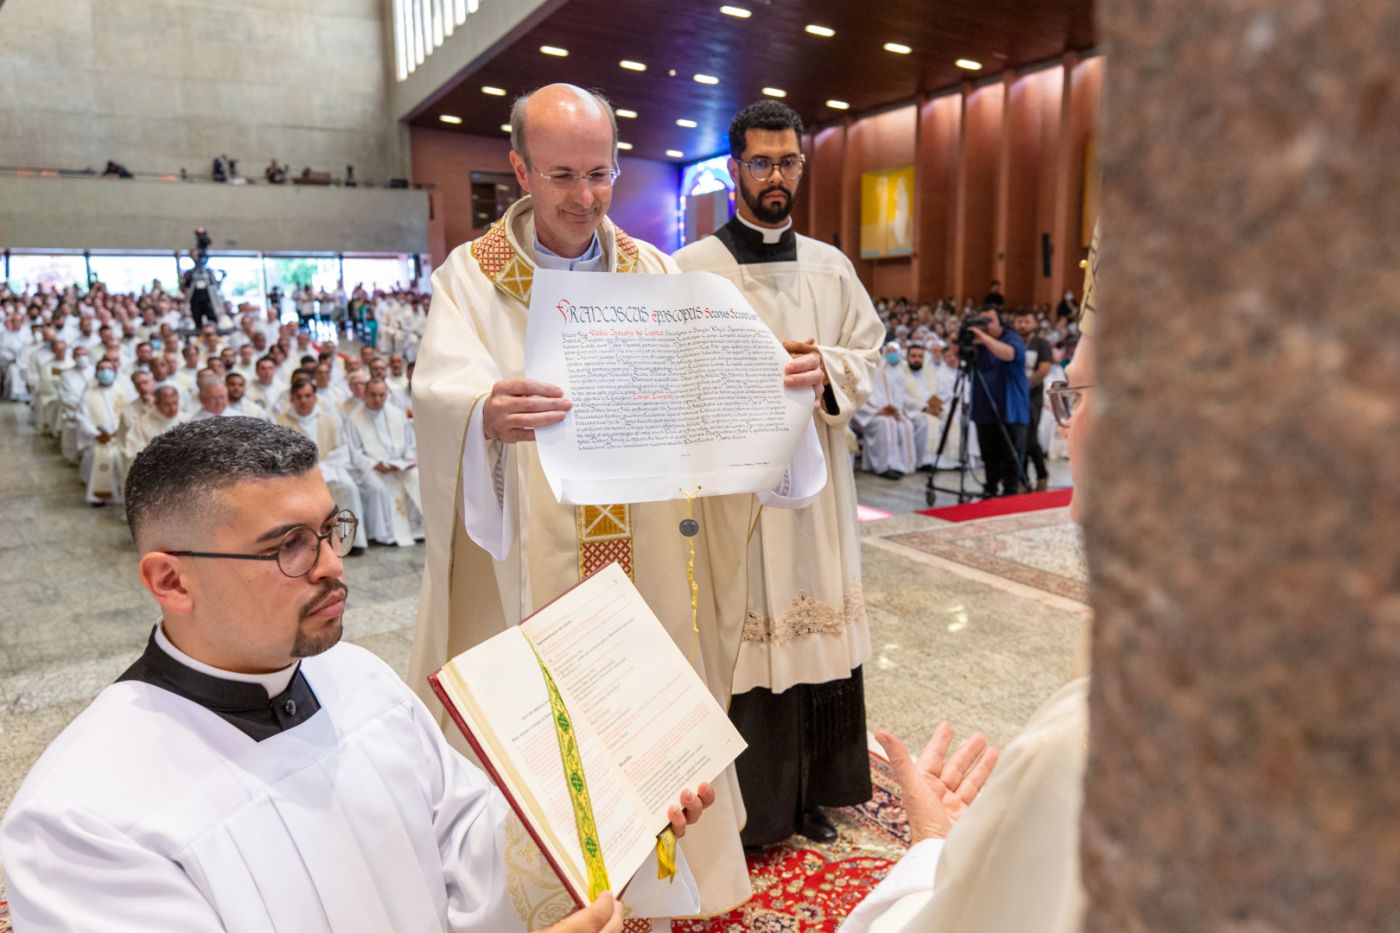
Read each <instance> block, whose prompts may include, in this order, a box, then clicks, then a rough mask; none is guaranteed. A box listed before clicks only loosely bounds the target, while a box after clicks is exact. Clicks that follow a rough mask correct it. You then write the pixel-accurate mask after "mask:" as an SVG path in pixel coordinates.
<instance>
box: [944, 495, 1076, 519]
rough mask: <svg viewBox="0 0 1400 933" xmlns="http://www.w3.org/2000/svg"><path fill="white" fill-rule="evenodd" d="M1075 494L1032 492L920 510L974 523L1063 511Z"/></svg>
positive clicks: (945, 517)
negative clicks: (1048, 510) (1020, 515)
mask: <svg viewBox="0 0 1400 933" xmlns="http://www.w3.org/2000/svg"><path fill="white" fill-rule="evenodd" d="M1073 493H1074V490H1072V489H1052V490H1050V491H1049V492H1032V493H1027V494H1026V495H1024V496H1003V497H1001V498H1000V499H983V500H982V501H981V502H968V503H965V504H963V505H947V506H944V507H943V508H941V509H920V510H919V514H920V515H930V516H932V517H934V518H941V519H943V520H944V521H945V522H972V521H976V520H977V519H979V518H995V517H996V516H998V515H1016V514H1019V513H1021V512H1039V511H1041V510H1042V509H1062V508H1064V507H1065V506H1067V505H1069V500H1070V496H1071V495H1073Z"/></svg>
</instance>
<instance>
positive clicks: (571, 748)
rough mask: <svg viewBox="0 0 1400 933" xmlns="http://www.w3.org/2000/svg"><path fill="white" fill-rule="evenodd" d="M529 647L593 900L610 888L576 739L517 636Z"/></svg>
mask: <svg viewBox="0 0 1400 933" xmlns="http://www.w3.org/2000/svg"><path fill="white" fill-rule="evenodd" d="M520 634H521V635H522V636H524V638H525V643H526V644H527V645H529V646H530V651H531V652H533V653H534V655H535V660H536V661H538V662H539V665H540V673H541V674H543V675H544V685H545V689H546V690H547V691H548V692H549V709H550V712H551V714H552V718H553V719H554V737H555V738H556V739H558V740H559V760H560V762H562V763H563V765H564V781H565V783H566V784H568V786H569V802H570V803H572V804H573V809H574V827H575V829H577V830H578V844H579V848H580V849H582V850H583V860H584V864H585V865H586V866H587V868H588V899H589V900H590V901H592V900H594V899H596V898H597V897H598V895H599V894H602V893H603V892H604V891H607V890H608V889H609V888H611V885H610V884H609V883H608V869H607V866H605V865H604V864H603V847H602V845H601V844H599V842H598V824H597V823H596V822H595V821H594V819H593V801H592V800H591V799H590V798H589V796H588V780H587V778H585V777H584V774H583V758H582V756H580V755H579V750H578V739H577V738H576V737H575V736H574V724H573V720H572V719H570V718H569V711H568V710H567V709H566V708H565V707H564V698H563V697H561V696H560V695H559V688H558V687H556V686H555V685H554V678H553V677H551V676H550V675H549V668H547V667H545V664H544V659H543V658H541V657H540V653H539V652H538V651H536V650H535V643H534V642H532V641H530V637H529V636H528V635H525V633H524V632H521V633H520Z"/></svg>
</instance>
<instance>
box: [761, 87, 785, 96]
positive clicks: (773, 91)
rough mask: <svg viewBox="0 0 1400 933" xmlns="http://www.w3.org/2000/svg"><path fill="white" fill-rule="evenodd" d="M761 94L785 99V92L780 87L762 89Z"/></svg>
mask: <svg viewBox="0 0 1400 933" xmlns="http://www.w3.org/2000/svg"><path fill="white" fill-rule="evenodd" d="M763 93H765V94H767V95H768V96H769V97H787V91H785V90H783V89H782V88H780V87H766V88H764V89H763Z"/></svg>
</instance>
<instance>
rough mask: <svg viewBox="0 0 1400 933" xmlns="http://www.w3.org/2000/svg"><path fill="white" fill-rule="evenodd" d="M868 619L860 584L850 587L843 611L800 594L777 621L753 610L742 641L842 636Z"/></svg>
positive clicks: (778, 641)
mask: <svg viewBox="0 0 1400 933" xmlns="http://www.w3.org/2000/svg"><path fill="white" fill-rule="evenodd" d="M864 618H865V594H864V593H863V592H862V591H861V588H860V584H847V588H846V595H845V597H844V598H843V599H842V600H841V608H840V609H837V608H836V607H835V606H828V605H826V604H825V603H821V602H817V601H816V600H815V599H813V598H812V597H811V596H808V595H807V594H806V593H804V592H799V593H798V594H797V596H796V597H794V598H793V600H792V605H791V606H789V607H788V609H787V611H786V612H784V613H783V614H782V615H780V616H778V617H777V618H776V619H773V618H768V617H766V616H761V615H759V614H758V613H757V612H754V611H753V610H752V609H750V610H749V611H748V612H747V613H746V614H745V616H744V630H743V633H742V635H741V636H740V638H741V639H742V640H743V641H748V642H760V643H766V644H772V645H781V644H784V643H786V642H789V641H792V640H793V639H794V638H804V637H806V636H808V635H838V634H840V633H841V632H842V631H844V630H845V628H846V626H847V625H855V624H857V623H859V622H861V621H862V620H863V619H864Z"/></svg>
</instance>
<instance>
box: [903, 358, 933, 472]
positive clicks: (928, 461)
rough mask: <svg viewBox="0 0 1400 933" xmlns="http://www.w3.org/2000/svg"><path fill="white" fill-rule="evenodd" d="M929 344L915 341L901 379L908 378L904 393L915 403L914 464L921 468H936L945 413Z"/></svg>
mask: <svg viewBox="0 0 1400 933" xmlns="http://www.w3.org/2000/svg"><path fill="white" fill-rule="evenodd" d="M927 357H928V347H927V345H926V344H924V343H922V342H920V341H917V340H911V341H910V342H909V347H908V349H907V350H905V360H904V366H903V367H902V368H901V369H900V375H901V376H902V377H903V378H904V389H905V391H906V392H907V393H908V395H909V398H910V399H911V401H912V402H913V403H914V404H913V406H911V411H910V413H909V420H910V421H911V422H912V423H913V425H914V449H915V451H916V452H917V453H916V455H915V457H914V460H915V464H916V465H917V466H918V467H920V468H923V467H930V466H932V465H933V457H934V454H935V453H936V452H937V450H938V439H939V428H940V427H942V424H941V422H939V420H938V413H939V412H940V411H942V410H943V402H942V401H941V400H940V399H939V398H938V393H937V391H936V390H937V388H938V386H937V376H936V375H935V373H934V370H933V368H932V367H930V366H929V365H927V364H928V359H927Z"/></svg>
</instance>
